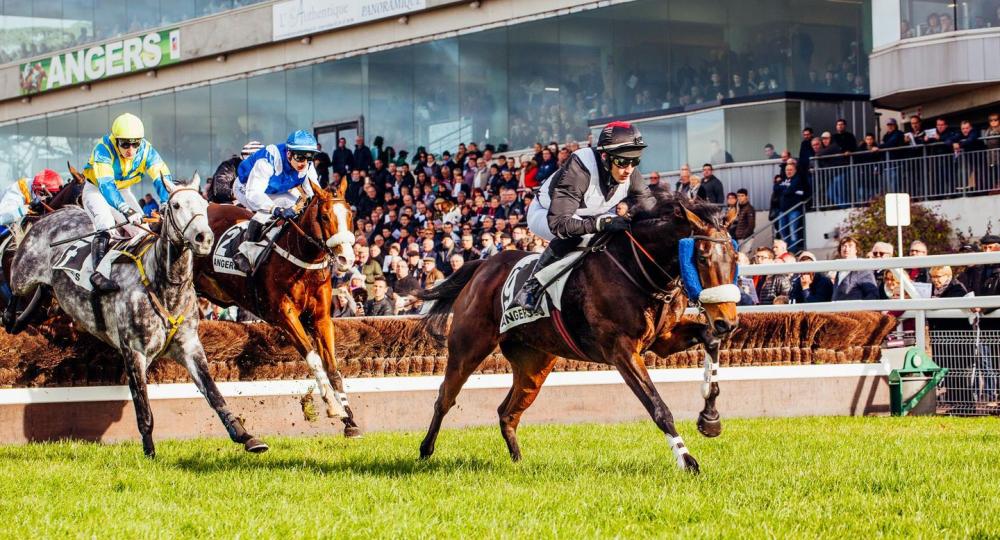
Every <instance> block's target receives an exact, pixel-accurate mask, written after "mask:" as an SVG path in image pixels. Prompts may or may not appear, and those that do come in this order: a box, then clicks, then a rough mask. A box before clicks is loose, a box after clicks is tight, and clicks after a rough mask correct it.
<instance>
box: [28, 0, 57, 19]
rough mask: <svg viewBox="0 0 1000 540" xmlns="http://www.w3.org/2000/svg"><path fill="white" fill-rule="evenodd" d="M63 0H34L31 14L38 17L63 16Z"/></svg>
mask: <svg viewBox="0 0 1000 540" xmlns="http://www.w3.org/2000/svg"><path fill="white" fill-rule="evenodd" d="M62 4H63V3H62V0H34V1H33V2H32V3H31V10H32V11H31V14H32V15H33V16H34V17H36V18H44V19H58V18H60V17H62V11H63V6H62Z"/></svg>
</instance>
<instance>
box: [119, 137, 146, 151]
mask: <svg viewBox="0 0 1000 540" xmlns="http://www.w3.org/2000/svg"><path fill="white" fill-rule="evenodd" d="M140 144H142V139H118V148H121V149H122V150H128V149H129V148H139V145H140Z"/></svg>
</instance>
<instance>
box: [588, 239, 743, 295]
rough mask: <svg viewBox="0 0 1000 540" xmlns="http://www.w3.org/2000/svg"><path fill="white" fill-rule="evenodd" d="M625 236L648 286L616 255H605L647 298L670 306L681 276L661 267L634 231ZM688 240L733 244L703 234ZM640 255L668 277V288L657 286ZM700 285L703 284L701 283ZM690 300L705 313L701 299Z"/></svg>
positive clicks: (678, 289) (678, 287)
mask: <svg viewBox="0 0 1000 540" xmlns="http://www.w3.org/2000/svg"><path fill="white" fill-rule="evenodd" d="M625 235H626V236H627V237H628V239H629V243H628V245H629V247H630V248H631V250H632V258H633V260H634V261H635V264H636V266H637V267H638V268H639V272H640V273H641V274H642V278H643V279H644V280H645V283H646V285H642V284H640V283H639V280H638V279H636V277H635V276H633V275H632V273H631V272H629V271H628V269H627V268H626V267H625V265H624V264H622V263H621V261H619V260H618V258H617V257H615V256H614V254H612V253H611V252H610V251H608V250H606V249H605V250H604V253H605V254H607V256H608V257H609V258H610V259H611V262H612V263H614V265H615V266H616V267H618V269H619V270H621V272H622V274H623V275H624V276H625V277H626V278H627V279H628V280H629V281H630V282H631V283H632V284H633V285H635V287H636V288H637V289H639V290H640V291H642V292H643V293H645V294H646V295H647V296H650V297H651V298H653V299H654V300H656V301H658V302H662V303H664V304H669V303H670V302H671V301H672V300H673V299H674V296H675V295H676V294H677V292H678V291H680V290H681V287H680V283H679V282H680V281H681V278H680V276H677V277H674V276H672V275H671V274H670V272H668V271H667V270H666V269H665V268H663V266H661V265H660V263H658V262H656V258H654V257H653V255H652V254H650V253H649V250H647V249H646V248H645V247H643V245H642V243H641V242H639V240H638V239H636V237H635V236H634V235H633V234H632V231H629V230H625ZM688 238H691V239H693V240H695V241H698V240H704V241H707V242H713V243H717V244H726V243H729V242H731V240H730V239H729V238H717V237H713V236H706V235H701V234H692V235H690V236H689V237H688ZM640 253H641V254H642V255H643V256H644V257H645V259H646V260H647V261H649V263H650V264H652V265H653V268H654V269H655V270H656V271H658V272H659V273H660V274H662V275H663V276H664V277H666V281H667V283H668V285H667V287H668V288H663V287H660V286H659V285H658V284H657V280H655V279H653V276H652V275H650V272H649V271H647V270H646V264H647V263H645V262H644V261H643V257H640V255H639V254H640ZM698 279H699V280H700V279H701V276H698ZM699 285H701V284H700V283H699ZM690 300H692V301H694V302H696V303H697V304H698V308H699V310H700V311H704V306H703V305H702V302H701V299H699V298H691V299H690Z"/></svg>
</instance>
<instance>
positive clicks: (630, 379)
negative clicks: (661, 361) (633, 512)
mask: <svg viewBox="0 0 1000 540" xmlns="http://www.w3.org/2000/svg"><path fill="white" fill-rule="evenodd" d="M615 367H616V368H618V372H619V373H621V376H622V378H623V379H625V384H627V385H628V387H629V388H631V389H632V392H633V393H634V394H635V395H636V397H638V398H639V401H641V402H642V405H643V406H644V407H646V411H648V412H649V415H650V416H652V417H653V422H655V423H656V426H657V427H659V428H660V430H661V431H663V433H664V434H666V436H667V440H668V441H669V442H670V449H671V450H672V451H673V453H674V457H675V458H676V459H677V466H678V467H680V468H681V469H684V470H687V471H690V472H693V473H697V472H698V461H697V460H696V459H694V456H692V455H691V454H690V452H688V449H687V446H686V445H685V444H684V440H683V439H682V438H681V436H680V434H678V433H677V428H676V427H675V426H674V415H673V414H672V413H671V412H670V409H669V408H667V404H666V403H664V402H663V398H661V397H660V393H659V392H657V391H656V386H655V385H654V384H653V381H652V379H650V378H649V372H648V371H647V370H646V364H645V362H643V360H642V356H640V355H639V354H638V353H634V354H631V355H629V356H628V357H627V358H626V359H624V360H622V361H619V362H616V364H615Z"/></svg>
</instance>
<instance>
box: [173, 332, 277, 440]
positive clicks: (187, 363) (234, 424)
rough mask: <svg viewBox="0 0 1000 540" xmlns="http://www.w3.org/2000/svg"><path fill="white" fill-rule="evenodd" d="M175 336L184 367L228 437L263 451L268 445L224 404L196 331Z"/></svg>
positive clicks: (224, 401)
mask: <svg viewBox="0 0 1000 540" xmlns="http://www.w3.org/2000/svg"><path fill="white" fill-rule="evenodd" d="M177 339H180V341H179V342H177V341H175V345H176V347H175V348H176V349H179V350H180V351H181V354H182V355H183V362H184V367H186V368H187V371H188V373H189V374H190V375H191V379H192V380H193V381H194V384H195V386H197V387H198V391H199V392H201V394H202V395H203V396H205V399H206V400H207V401H208V404H209V405H211V407H212V409H213V410H214V411H215V413H216V414H218V415H219V419H220V420H222V425H223V426H225V427H226V432H228V433H229V438H230V439H232V441H233V442H235V443H240V444H242V445H243V448H244V449H245V450H246V451H247V452H253V453H255V454H259V453H261V452H266V451H267V448H268V446H267V444H266V443H264V441H261V440H259V439H257V438H256V437H254V436H253V435H251V434H250V433H248V432H247V430H246V428H244V427H243V422H242V421H240V419H239V418H237V417H236V415H234V414H233V413H232V412H231V411H230V410H229V407H228V406H227V405H226V400H225V399H224V398H223V397H222V393H221V392H219V387H218V386H216V385H215V380H214V379H212V375H211V374H210V373H209V372H208V360H207V359H206V357H205V349H204V348H203V347H202V345H201V342H200V341H198V337H197V334H195V333H194V332H191V333H190V334H184V335H183V336H182V335H181V334H178V336H176V337H175V340H177Z"/></svg>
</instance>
